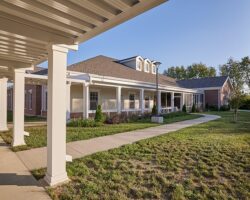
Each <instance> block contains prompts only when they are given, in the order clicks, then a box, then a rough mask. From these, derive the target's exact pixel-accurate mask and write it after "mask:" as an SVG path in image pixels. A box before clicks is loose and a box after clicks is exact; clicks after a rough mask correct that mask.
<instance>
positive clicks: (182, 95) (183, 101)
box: [180, 93, 185, 110]
mask: <svg viewBox="0 0 250 200" xmlns="http://www.w3.org/2000/svg"><path fill="white" fill-rule="evenodd" d="M184 104H185V93H181V106H180V109H181V110H182V107H183V106H184Z"/></svg>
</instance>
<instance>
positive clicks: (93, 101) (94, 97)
mask: <svg viewBox="0 0 250 200" xmlns="http://www.w3.org/2000/svg"><path fill="white" fill-rule="evenodd" d="M97 105H98V92H90V110H96V108H97Z"/></svg>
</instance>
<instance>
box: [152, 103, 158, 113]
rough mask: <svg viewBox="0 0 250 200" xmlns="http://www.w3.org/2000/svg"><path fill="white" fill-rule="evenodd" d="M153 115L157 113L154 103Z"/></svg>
mask: <svg viewBox="0 0 250 200" xmlns="http://www.w3.org/2000/svg"><path fill="white" fill-rule="evenodd" d="M152 115H157V108H156V105H154V106H153V108H152Z"/></svg>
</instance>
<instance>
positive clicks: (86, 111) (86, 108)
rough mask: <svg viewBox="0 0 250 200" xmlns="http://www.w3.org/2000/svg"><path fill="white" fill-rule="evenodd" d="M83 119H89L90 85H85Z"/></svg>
mask: <svg viewBox="0 0 250 200" xmlns="http://www.w3.org/2000/svg"><path fill="white" fill-rule="evenodd" d="M83 118H84V119H88V118H89V84H88V83H85V84H83Z"/></svg>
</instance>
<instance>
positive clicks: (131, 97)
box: [129, 94, 135, 109]
mask: <svg viewBox="0 0 250 200" xmlns="http://www.w3.org/2000/svg"><path fill="white" fill-rule="evenodd" d="M129 109H135V94H129Z"/></svg>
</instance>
